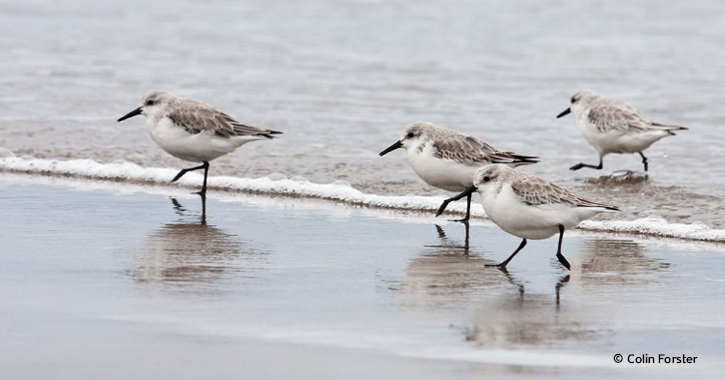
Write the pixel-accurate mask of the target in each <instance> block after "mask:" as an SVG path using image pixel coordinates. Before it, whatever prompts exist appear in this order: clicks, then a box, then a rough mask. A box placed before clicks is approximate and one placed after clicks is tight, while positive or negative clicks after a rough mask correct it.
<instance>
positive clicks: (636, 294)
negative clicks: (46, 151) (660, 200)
mask: <svg viewBox="0 0 725 380" xmlns="http://www.w3.org/2000/svg"><path fill="white" fill-rule="evenodd" d="M0 189H1V190H2V192H1V193H0V194H2V195H0V209H1V210H2V213H3V217H2V218H0V223H1V225H0V241H2V246H3V248H2V254H0V288H2V289H3V291H2V292H0V310H2V311H1V312H0V334H1V335H2V339H0V377H1V378H3V379H43V378H54V379H92V378H93V379H96V378H111V379H113V378H124V379H125V378H139V379H145V378H149V379H151V378H153V379H160V378H174V379H184V378H200V377H207V378H216V379H224V378H235V379H238V378H254V379H278V378H295V379H327V378H329V379H333V378H334V379H339V378H351V379H369V378H412V377H415V378H419V379H440V378H461V379H467V378H481V377H484V376H486V375H489V376H490V375H494V376H496V377H497V378H532V377H535V378H554V377H556V378H580V377H581V376H582V375H583V374H586V376H587V378H611V377H615V376H618V377H619V376H623V375H626V376H627V377H628V378H629V377H633V378H640V377H641V378H643V377H652V376H657V377H658V378H682V377H685V376H694V377H696V378H707V377H716V376H718V375H719V374H721V373H722V372H723V370H725V364H723V363H725V361H723V359H724V358H725V346H724V345H723V344H722V337H723V336H725V317H723V315H724V314H725V313H723V310H725V303H724V301H725V293H723V292H722V289H723V283H725V282H724V281H725V274H723V271H722V270H721V269H720V268H722V267H723V266H725V247H724V246H723V245H719V244H709V243H693V242H685V241H678V240H667V239H656V238H647V237H640V236H635V235H612V234H595V233H585V232H582V231H571V232H568V233H567V236H566V237H565V242H564V255H565V256H566V257H567V258H568V259H569V261H570V262H571V264H572V271H571V273H569V272H567V271H566V270H565V269H563V268H561V266H560V265H559V264H558V262H557V260H556V259H555V258H554V253H555V250H556V243H557V242H556V239H555V238H552V239H548V240H544V241H530V242H529V244H528V245H527V247H526V248H525V250H524V251H522V252H521V253H520V254H519V255H518V256H517V257H516V258H515V259H514V260H513V261H512V262H511V263H510V264H509V270H508V273H505V272H502V271H500V270H498V269H494V268H488V267H485V266H484V265H485V264H487V263H494V262H498V261H500V260H503V259H504V258H506V257H507V256H508V255H509V254H510V253H511V252H512V251H513V250H514V249H515V248H516V247H517V246H518V244H519V239H518V238H515V237H513V236H510V235H507V234H505V233H503V232H502V231H500V230H499V229H498V228H496V227H495V226H494V225H492V224H490V223H488V222H487V221H475V222H473V223H471V226H470V228H469V231H468V234H467V232H466V228H465V227H464V226H463V225H461V224H457V223H449V222H447V221H445V220H442V219H440V218H438V219H436V218H434V217H433V216H432V215H428V214H417V213H403V212H396V211H389V210H373V209H367V208H360V207H354V206H349V205H343V204H338V203H333V202H325V201H320V200H308V199H299V198H287V197H278V198H270V197H262V196H251V195H237V194H230V193H210V194H209V196H208V199H207V201H206V213H205V214H204V213H203V209H202V203H201V200H200V198H199V197H198V196H195V195H193V194H188V193H186V192H185V190H177V189H174V188H171V187H163V186H159V187H141V186H125V185H123V184H119V183H111V182H91V181H78V180H70V179H52V178H47V177H42V176H24V175H11V174H0ZM615 354H621V355H623V362H622V363H619V364H617V363H615V362H614V360H613V357H614V355H615ZM659 354H665V355H667V356H678V357H681V356H682V355H686V356H688V357H697V359H695V363H692V364H660V363H657V361H658V355H659ZM630 355H632V356H630ZM648 357H651V358H653V360H654V361H655V363H641V364H636V363H634V364H630V363H628V361H629V360H635V359H636V358H644V359H645V360H648V359H647V358H648Z"/></svg>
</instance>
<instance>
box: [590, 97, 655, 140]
mask: <svg viewBox="0 0 725 380" xmlns="http://www.w3.org/2000/svg"><path fill="white" fill-rule="evenodd" d="M589 122H590V123H592V124H593V125H595V126H596V127H597V130H598V131H599V132H602V133H606V132H609V131H613V130H617V131H624V132H626V131H632V132H642V131H645V130H646V129H647V128H648V127H649V126H650V125H652V122H651V121H649V119H647V118H646V117H645V116H644V115H642V114H641V113H639V112H638V111H637V110H636V109H635V108H634V107H632V106H630V105H629V104H626V103H615V104H604V105H600V106H598V107H592V109H591V110H590V111H589Z"/></svg>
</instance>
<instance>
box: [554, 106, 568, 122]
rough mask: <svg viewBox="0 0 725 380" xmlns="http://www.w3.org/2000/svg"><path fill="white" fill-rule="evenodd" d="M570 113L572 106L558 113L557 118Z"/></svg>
mask: <svg viewBox="0 0 725 380" xmlns="http://www.w3.org/2000/svg"><path fill="white" fill-rule="evenodd" d="M569 113H571V108H567V109H565V110H564V112H562V113H560V114H559V115H558V116H557V117H556V118H557V119H558V118H560V117H562V116H566V115H568V114H569Z"/></svg>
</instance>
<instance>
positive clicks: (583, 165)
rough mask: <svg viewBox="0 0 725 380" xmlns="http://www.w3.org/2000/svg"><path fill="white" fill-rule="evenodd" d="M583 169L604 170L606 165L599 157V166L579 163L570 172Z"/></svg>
mask: <svg viewBox="0 0 725 380" xmlns="http://www.w3.org/2000/svg"><path fill="white" fill-rule="evenodd" d="M640 154H641V153H640ZM645 165H646V164H645ZM581 168H592V169H597V170H602V169H603V168H604V164H603V163H602V157H599V165H597V166H594V165H589V164H585V163H583V162H580V163H578V164H576V165H574V166H572V167H570V168H569V170H579V169H581ZM645 171H646V169H645Z"/></svg>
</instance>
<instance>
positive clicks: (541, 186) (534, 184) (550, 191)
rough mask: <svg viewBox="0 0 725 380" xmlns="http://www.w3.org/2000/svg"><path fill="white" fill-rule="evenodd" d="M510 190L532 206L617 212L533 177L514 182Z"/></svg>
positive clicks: (607, 206)
mask: <svg viewBox="0 0 725 380" xmlns="http://www.w3.org/2000/svg"><path fill="white" fill-rule="evenodd" d="M511 188H512V189H513V191H514V193H515V194H516V195H518V196H519V197H520V198H521V200H522V201H523V202H525V203H526V204H529V205H532V206H538V205H543V204H566V205H570V206H576V207H601V208H605V209H608V210H612V211H619V208H617V207H616V206H609V205H605V204H603V203H598V202H592V201H589V200H586V199H583V198H579V197H577V196H576V195H574V194H573V193H572V192H570V191H569V190H566V189H564V188H562V187H559V186H557V185H555V184H553V183H551V182H548V181H545V180H543V179H541V178H538V177H534V176H528V175H527V176H526V177H525V178H524V179H521V180H518V181H515V182H514V183H513V184H511Z"/></svg>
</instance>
